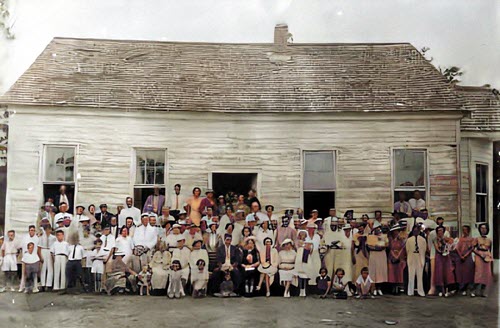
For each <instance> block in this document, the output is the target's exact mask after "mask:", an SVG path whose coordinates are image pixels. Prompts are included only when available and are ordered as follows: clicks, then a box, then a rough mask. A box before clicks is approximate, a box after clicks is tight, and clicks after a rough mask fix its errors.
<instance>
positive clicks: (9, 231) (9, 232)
mask: <svg viewBox="0 0 500 328" xmlns="http://www.w3.org/2000/svg"><path fill="white" fill-rule="evenodd" d="M11 232H12V233H16V232H15V231H14V230H9V231H7V233H8V234H9V233H11Z"/></svg>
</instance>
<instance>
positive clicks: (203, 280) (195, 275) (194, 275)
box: [191, 259, 208, 298]
mask: <svg viewBox="0 0 500 328" xmlns="http://www.w3.org/2000/svg"><path fill="white" fill-rule="evenodd" d="M205 266H206V263H205V261H204V260H202V259H199V260H198V261H196V267H197V269H195V268H193V271H192V272H191V284H192V286H193V297H194V298H200V297H205V296H206V295H207V284H208V271H207V270H205Z"/></svg>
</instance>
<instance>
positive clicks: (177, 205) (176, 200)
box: [175, 195, 179, 210]
mask: <svg viewBox="0 0 500 328" xmlns="http://www.w3.org/2000/svg"><path fill="white" fill-rule="evenodd" d="M175 209H176V210H177V209H179V195H175Z"/></svg>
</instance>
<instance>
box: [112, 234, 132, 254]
mask: <svg viewBox="0 0 500 328" xmlns="http://www.w3.org/2000/svg"><path fill="white" fill-rule="evenodd" d="M115 247H116V248H118V251H119V252H123V253H125V255H130V254H132V250H133V249H134V241H133V240H132V237H130V236H129V237H123V236H118V238H116V240H115Z"/></svg>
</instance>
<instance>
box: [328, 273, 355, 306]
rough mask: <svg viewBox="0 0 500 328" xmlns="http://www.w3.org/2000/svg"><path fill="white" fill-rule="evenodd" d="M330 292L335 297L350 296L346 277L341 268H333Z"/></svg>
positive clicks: (344, 297)
mask: <svg viewBox="0 0 500 328" xmlns="http://www.w3.org/2000/svg"><path fill="white" fill-rule="evenodd" d="M332 292H333V295H334V296H335V298H338V299H347V296H352V294H351V291H350V290H349V284H348V282H347V278H346V277H345V271H344V269H342V268H337V270H335V276H334V277H333V282H332Z"/></svg>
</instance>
